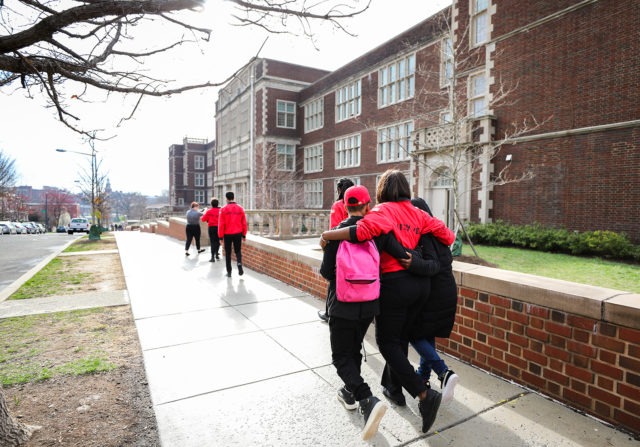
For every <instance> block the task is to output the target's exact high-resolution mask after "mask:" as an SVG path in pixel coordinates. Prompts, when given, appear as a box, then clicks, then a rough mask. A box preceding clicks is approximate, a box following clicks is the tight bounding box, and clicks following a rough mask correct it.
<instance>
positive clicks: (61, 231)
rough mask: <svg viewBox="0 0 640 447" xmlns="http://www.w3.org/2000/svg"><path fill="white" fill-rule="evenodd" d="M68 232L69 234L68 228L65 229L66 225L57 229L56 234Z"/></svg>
mask: <svg viewBox="0 0 640 447" xmlns="http://www.w3.org/2000/svg"><path fill="white" fill-rule="evenodd" d="M66 232H67V227H65V226H64V225H60V226H58V227H56V233H66Z"/></svg>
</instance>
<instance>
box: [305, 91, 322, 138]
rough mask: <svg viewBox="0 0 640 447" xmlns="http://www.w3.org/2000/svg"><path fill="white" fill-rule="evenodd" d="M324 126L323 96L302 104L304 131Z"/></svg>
mask: <svg viewBox="0 0 640 447" xmlns="http://www.w3.org/2000/svg"><path fill="white" fill-rule="evenodd" d="M322 126H324V98H320V99H316V100H315V101H312V102H310V103H309V104H307V105H306V106H304V132H305V133H307V132H311V131H312V130H316V129H320V128H321V127H322Z"/></svg>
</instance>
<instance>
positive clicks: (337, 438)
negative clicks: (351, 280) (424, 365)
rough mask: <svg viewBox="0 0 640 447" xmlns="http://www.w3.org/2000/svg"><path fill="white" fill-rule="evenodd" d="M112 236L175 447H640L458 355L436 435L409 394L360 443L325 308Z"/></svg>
mask: <svg viewBox="0 0 640 447" xmlns="http://www.w3.org/2000/svg"><path fill="white" fill-rule="evenodd" d="M115 235H116V239H117V242H118V248H119V252H120V258H121V260H122V266H123V270H124V274H125V279H126V284H127V291H128V299H129V301H130V304H131V307H132V312H133V315H134V318H135V322H136V326H137V328H138V334H139V339H140V344H141V346H142V350H143V352H144V363H145V368H146V372H147V379H148V383H149V388H150V392H151V397H152V401H153V405H154V409H155V413H156V417H157V422H158V429H159V435H160V439H161V442H162V446H164V447H191V446H193V447H196V446H197V447H209V446H225V447H227V446H243V447H246V446H296V447H300V446H340V447H342V446H359V445H372V446H504V447H507V446H509V447H512V446H588V447H590V446H593V447H596V446H597V447H600V446H603V447H604V446H635V447H638V446H640V443H639V442H637V441H634V440H633V439H632V438H631V436H630V435H627V434H625V433H622V432H619V431H616V430H614V429H613V428H611V427H609V426H606V425H604V424H602V423H600V422H599V421H597V420H594V419H593V418H590V417H586V416H582V415H580V414H578V413H576V412H575V411H573V410H571V409H569V408H566V407H564V406H563V405H561V404H558V403H555V402H552V401H549V400H547V399H545V398H543V397H542V396H539V395H537V394H535V393H532V392H530V391H528V390H526V389H524V388H522V387H520V386H517V385H515V384H513V383H509V382H506V381H504V380H501V379H499V378H496V377H494V376H491V375H489V374H487V373H485V372H483V371H480V370H478V369H475V368H473V367H470V366H468V365H466V364H463V363H461V362H458V361H456V360H455V359H453V358H450V357H446V361H447V363H448V365H449V366H450V367H451V368H452V369H454V370H455V371H456V372H457V373H458V375H460V378H461V381H460V384H459V385H458V387H457V388H456V396H455V400H454V402H453V403H452V404H451V405H450V406H448V407H442V408H441V409H440V412H439V413H438V417H437V419H436V422H435V424H434V425H433V427H432V432H430V433H428V434H423V433H421V431H420V427H421V419H420V416H419V412H418V409H417V403H416V402H415V401H413V400H411V399H410V398H409V396H408V395H407V398H408V399H407V401H408V405H407V407H404V408H398V407H394V406H392V405H391V404H389V410H388V411H387V413H386V415H385V416H384V418H383V419H382V422H381V424H380V429H379V432H378V434H377V435H376V436H375V437H374V438H373V439H372V440H371V441H369V442H364V441H361V440H360V431H361V428H362V426H363V422H362V416H361V415H360V414H359V413H358V412H347V411H346V410H344V409H343V407H342V406H341V405H340V403H339V402H338V401H337V399H336V398H335V391H336V390H337V389H338V387H339V386H340V383H339V379H338V377H337V375H336V373H335V369H334V367H333V366H332V365H331V355H330V349H329V337H328V326H327V325H326V323H322V322H321V321H320V320H319V319H318V317H317V313H316V312H317V310H318V309H323V308H324V301H322V300H319V299H317V298H315V297H313V296H310V295H308V294H305V293H304V292H301V291H299V290H297V289H294V288H292V287H289V286H287V285H285V284H283V283H280V282H278V281H276V280H274V279H272V278H270V277H267V276H264V275H262V274H258V273H256V272H254V271H252V270H250V269H245V274H244V276H242V277H239V276H238V275H237V270H236V268H235V265H234V270H233V276H232V278H227V277H226V270H225V266H224V258H222V260H221V261H222V262H215V263H210V262H208V261H209V257H210V253H209V248H208V247H206V248H207V251H206V252H205V253H203V254H201V255H196V254H195V249H192V255H191V256H189V257H186V256H184V247H183V245H182V243H181V242H179V241H176V240H174V239H171V238H168V237H165V236H159V235H154V234H151V233H138V232H117V233H115ZM96 298H98V297H96ZM114 298H118V299H120V300H123V301H124V302H126V298H127V297H122V296H120V297H114ZM27 301H32V300H27ZM2 304H6V303H2ZM34 304H35V303H34ZM96 305H102V304H100V302H99V301H98V302H96ZM0 307H1V306H0ZM0 314H1V313H0ZM366 351H367V361H366V363H364V365H363V374H364V376H365V378H366V380H367V381H368V382H369V384H370V385H371V386H372V390H373V392H374V394H376V395H377V396H378V397H380V398H381V399H382V400H384V401H385V402H386V400H385V399H384V397H383V396H382V393H381V392H380V387H379V385H378V384H379V381H380V380H379V379H380V377H379V374H380V372H381V371H382V366H383V359H382V358H381V356H380V354H379V353H378V350H377V348H376V346H375V342H374V340H373V331H370V332H369V334H368V336H367V343H366ZM411 359H412V361H413V362H414V364H417V358H416V357H415V356H414V357H412V358H411ZM435 389H439V385H435Z"/></svg>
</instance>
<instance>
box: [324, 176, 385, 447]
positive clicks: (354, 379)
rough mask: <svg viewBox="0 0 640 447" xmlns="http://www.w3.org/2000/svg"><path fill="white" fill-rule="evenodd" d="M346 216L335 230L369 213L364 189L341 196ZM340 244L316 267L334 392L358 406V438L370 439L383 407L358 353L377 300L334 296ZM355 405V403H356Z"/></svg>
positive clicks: (329, 247) (350, 406) (343, 401)
mask: <svg viewBox="0 0 640 447" xmlns="http://www.w3.org/2000/svg"><path fill="white" fill-rule="evenodd" d="M344 199H345V204H346V206H347V212H348V217H347V219H345V220H344V221H343V222H341V223H340V224H339V225H338V227H339V228H343V227H347V226H350V225H355V223H356V222H357V221H358V220H359V219H362V217H363V216H364V215H365V214H367V212H368V211H369V204H370V202H371V198H370V197H369V192H368V191H367V188H365V187H364V186H353V187H351V188H349V189H347V191H346V193H345V194H344ZM340 244H342V242H340V241H335V242H330V243H328V244H327V245H326V247H325V249H324V253H323V257H322V264H321V266H320V274H321V275H322V277H323V278H325V279H326V280H327V281H329V285H328V293H327V307H328V309H329V313H330V315H331V319H329V340H330V342H331V359H332V363H333V366H335V368H336V372H337V373H338V376H340V379H342V382H343V383H344V386H343V387H342V388H340V389H339V390H338V396H337V397H338V400H339V401H340V403H341V404H342V405H343V406H344V408H345V409H347V410H355V409H356V408H358V407H360V412H361V413H362V415H363V417H364V422H365V424H364V429H363V431H362V439H364V440H367V439H370V438H371V437H372V436H373V435H375V433H376V432H377V431H378V425H379V424H380V421H381V419H382V417H383V416H384V414H385V412H386V411H387V406H386V404H384V403H383V402H381V401H380V399H378V398H377V397H375V396H373V394H372V393H371V388H370V387H369V385H368V384H367V382H365V381H364V379H363V378H362V375H361V372H360V371H361V364H362V354H361V352H360V347H361V346H362V342H363V340H364V336H365V334H366V333H367V329H368V328H369V325H370V324H371V323H372V322H373V318H374V317H375V316H376V315H378V314H379V313H380V304H379V302H378V299H377V298H376V299H373V300H371V301H362V302H345V301H341V300H340V299H339V298H338V296H337V293H336V262H337V261H336V256H337V254H338V249H339V247H340ZM356 402H357V403H356Z"/></svg>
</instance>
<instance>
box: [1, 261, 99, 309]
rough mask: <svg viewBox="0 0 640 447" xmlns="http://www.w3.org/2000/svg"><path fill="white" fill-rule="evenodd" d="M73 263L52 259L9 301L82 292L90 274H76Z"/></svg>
mask: <svg viewBox="0 0 640 447" xmlns="http://www.w3.org/2000/svg"><path fill="white" fill-rule="evenodd" d="M72 267H73V261H72V260H68V259H65V258H54V259H52V260H51V262H49V263H48V264H47V265H46V266H44V268H42V270H40V271H39V272H38V273H36V274H35V275H34V276H33V277H31V278H30V279H29V280H27V281H26V282H25V283H24V284H23V285H22V286H21V287H20V288H19V289H18V290H16V292H15V293H13V294H12V295H11V296H10V297H9V299H10V300H22V299H27V298H40V297H46V296H55V295H60V294H61V292H62V291H65V293H64V294H65V295H68V294H69V290H71V291H82V287H83V284H86V283H87V282H88V281H89V280H90V278H91V276H92V274H91V273H90V272H78V271H75V270H74V269H73V268H72Z"/></svg>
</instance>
